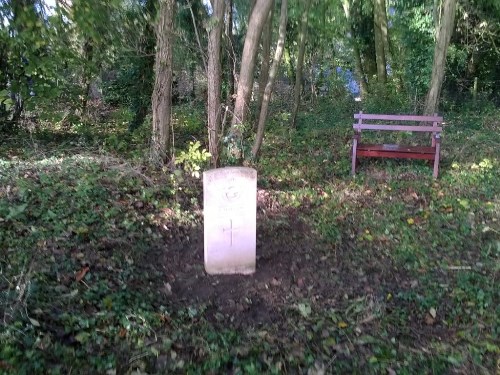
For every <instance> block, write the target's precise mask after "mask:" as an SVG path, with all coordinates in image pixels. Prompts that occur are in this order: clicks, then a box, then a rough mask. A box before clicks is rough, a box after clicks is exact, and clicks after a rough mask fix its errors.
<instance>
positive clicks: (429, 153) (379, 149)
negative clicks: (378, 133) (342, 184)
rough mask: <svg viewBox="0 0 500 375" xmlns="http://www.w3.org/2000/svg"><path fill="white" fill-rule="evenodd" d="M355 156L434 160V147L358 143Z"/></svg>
mask: <svg viewBox="0 0 500 375" xmlns="http://www.w3.org/2000/svg"><path fill="white" fill-rule="evenodd" d="M356 154H357V156H358V157H359V156H365V157H372V158H373V157H375V158H376V157H380V158H398V159H424V160H434V158H435V157H436V148H435V147H425V146H402V145H388V144H384V145H378V144H369V143H358V150H357V153H356Z"/></svg>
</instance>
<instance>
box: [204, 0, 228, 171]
mask: <svg viewBox="0 0 500 375" xmlns="http://www.w3.org/2000/svg"><path fill="white" fill-rule="evenodd" d="M212 8H213V12H212V16H211V17H210V22H209V24H210V25H211V26H210V27H211V29H210V31H209V34H208V69H207V83H208V87H207V88H208V105H207V112H208V149H209V152H210V154H211V155H212V156H211V161H212V166H213V167H214V168H216V167H217V164H218V161H219V133H220V128H221V81H222V78H221V75H222V71H221V70H222V69H221V40H222V28H223V26H224V0H213V1H212Z"/></svg>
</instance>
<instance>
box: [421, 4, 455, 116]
mask: <svg viewBox="0 0 500 375" xmlns="http://www.w3.org/2000/svg"><path fill="white" fill-rule="evenodd" d="M455 9H456V0H443V12H442V16H441V22H440V25H439V28H438V29H437V30H436V35H437V39H436V45H435V47H434V62H433V64H432V76H431V83H430V87H429V92H428V93H427V98H426V101H425V111H424V113H425V114H433V113H435V112H436V109H437V107H438V101H439V95H440V93H441V87H442V85H443V79H444V70H445V65H446V53H447V50H448V44H449V43H450V39H451V34H452V33H453V25H454V22H455Z"/></svg>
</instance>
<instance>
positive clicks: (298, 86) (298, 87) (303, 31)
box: [292, 0, 311, 128]
mask: <svg viewBox="0 0 500 375" xmlns="http://www.w3.org/2000/svg"><path fill="white" fill-rule="evenodd" d="M303 4H304V10H303V11H302V19H301V21H300V34H299V55H298V57H297V68H296V70H295V87H294V95H293V109H292V128H296V127H297V114H298V112H299V105H300V93H301V91H302V67H303V65H304V54H305V51H306V38H307V23H308V18H309V17H308V15H309V7H310V6H311V0H304V1H303Z"/></svg>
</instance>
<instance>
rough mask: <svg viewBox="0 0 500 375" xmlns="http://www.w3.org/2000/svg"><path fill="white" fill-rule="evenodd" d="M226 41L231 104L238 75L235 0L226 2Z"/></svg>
mask: <svg viewBox="0 0 500 375" xmlns="http://www.w3.org/2000/svg"><path fill="white" fill-rule="evenodd" d="M225 34H226V42H227V57H228V59H227V61H228V65H229V68H228V70H227V75H228V82H229V85H228V86H229V88H228V93H227V98H226V106H228V107H229V106H230V105H231V103H232V102H233V95H234V82H235V76H236V56H235V52H234V37H233V0H228V2H227V4H226V30H225Z"/></svg>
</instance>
